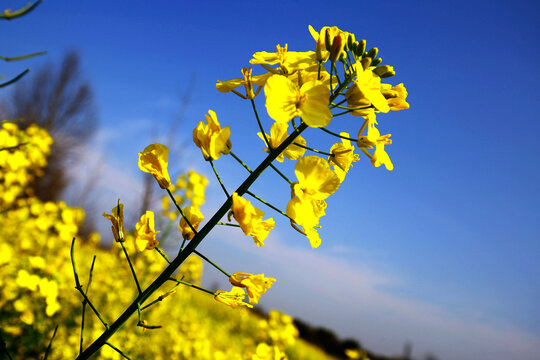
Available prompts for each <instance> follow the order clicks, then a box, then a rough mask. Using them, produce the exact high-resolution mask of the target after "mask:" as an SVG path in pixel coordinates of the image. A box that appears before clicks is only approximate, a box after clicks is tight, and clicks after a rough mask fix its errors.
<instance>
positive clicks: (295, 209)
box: [286, 197, 326, 249]
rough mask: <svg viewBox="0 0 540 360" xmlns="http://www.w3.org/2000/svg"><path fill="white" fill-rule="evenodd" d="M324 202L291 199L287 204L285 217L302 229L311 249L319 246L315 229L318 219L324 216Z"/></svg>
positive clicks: (319, 241) (297, 198)
mask: <svg viewBox="0 0 540 360" xmlns="http://www.w3.org/2000/svg"><path fill="white" fill-rule="evenodd" d="M325 209H326V202H325V201H324V200H311V199H304V200H303V199H301V198H299V197H294V198H292V199H291V200H290V201H289V203H288V204H287V210H286V212H287V216H289V217H290V218H291V219H292V220H293V221H294V222H295V223H296V224H298V225H300V226H301V227H302V232H303V233H304V235H306V236H307V238H308V240H309V243H310V244H311V247H312V248H313V249H316V248H318V247H319V245H321V241H322V240H321V238H320V236H319V233H318V232H317V230H316V229H315V228H316V227H320V226H319V219H320V218H321V217H322V216H324V215H325V212H324V210H325Z"/></svg>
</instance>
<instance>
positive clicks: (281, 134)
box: [257, 122, 306, 162]
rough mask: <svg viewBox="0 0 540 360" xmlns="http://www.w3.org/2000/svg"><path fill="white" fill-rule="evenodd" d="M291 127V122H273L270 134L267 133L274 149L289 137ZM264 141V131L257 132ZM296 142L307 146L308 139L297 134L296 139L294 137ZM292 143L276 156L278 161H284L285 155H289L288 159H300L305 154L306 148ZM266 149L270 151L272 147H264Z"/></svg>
mask: <svg viewBox="0 0 540 360" xmlns="http://www.w3.org/2000/svg"><path fill="white" fill-rule="evenodd" d="M288 127H289V124H287V123H278V122H275V123H274V124H272V127H271V128H270V135H268V134H265V135H266V138H267V139H268V142H270V146H271V147H272V149H276V148H277V147H278V146H279V145H281V143H282V142H283V141H285V139H287V137H288V136H289V134H288V132H287V129H288ZM257 135H259V137H260V138H261V140H262V141H265V140H264V136H263V134H262V133H257ZM294 143H297V144H300V145H303V146H306V140H305V139H304V138H303V137H301V136H297V137H296V139H294ZM294 143H292V144H291V145H289V146H287V148H285V150H284V151H283V152H282V153H281V154H279V155H278V157H277V158H276V160H277V161H279V162H283V157H284V156H285V157H287V159H290V160H298V159H300V158H301V157H302V156H304V153H305V152H306V149H305V148H303V147H300V146H297V145H295V144H294ZM263 150H264V151H267V152H270V149H268V148H264V149H263Z"/></svg>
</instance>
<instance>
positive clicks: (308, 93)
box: [264, 75, 382, 127]
mask: <svg viewBox="0 0 540 360" xmlns="http://www.w3.org/2000/svg"><path fill="white" fill-rule="evenodd" d="M264 95H265V96H266V110H267V111H268V115H269V116H270V117H271V118H272V119H274V120H275V121H277V122H281V123H287V122H288V121H289V120H291V119H292V118H294V117H296V116H300V117H301V118H302V120H303V121H304V122H305V123H306V124H307V125H309V126H311V127H322V126H326V125H328V124H329V123H330V120H332V113H331V112H330V109H328V103H329V98H330V93H329V91H328V87H326V86H325V85H324V84H323V83H322V82H321V81H320V80H311V81H308V82H305V83H304V84H303V85H302V86H301V87H300V89H298V88H297V87H296V86H295V85H294V83H293V82H292V81H291V80H290V79H288V78H287V77H285V76H281V75H272V76H271V77H270V78H269V79H268V81H267V82H266V85H265V87H264ZM381 96H382V95H381Z"/></svg>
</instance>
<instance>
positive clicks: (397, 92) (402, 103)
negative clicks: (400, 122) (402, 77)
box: [381, 83, 409, 111]
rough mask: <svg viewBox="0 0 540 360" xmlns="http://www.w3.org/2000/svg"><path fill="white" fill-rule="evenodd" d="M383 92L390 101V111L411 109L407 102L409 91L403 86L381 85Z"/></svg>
mask: <svg viewBox="0 0 540 360" xmlns="http://www.w3.org/2000/svg"><path fill="white" fill-rule="evenodd" d="M381 91H382V94H383V95H384V97H385V99H386V100H387V101H388V106H389V107H390V110H394V111H396V110H405V109H408V108H409V103H408V102H407V95H408V93H407V89H406V88H405V86H404V85H403V83H401V84H397V85H395V86H392V85H390V84H381Z"/></svg>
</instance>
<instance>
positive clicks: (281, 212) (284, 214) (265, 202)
mask: <svg viewBox="0 0 540 360" xmlns="http://www.w3.org/2000/svg"><path fill="white" fill-rule="evenodd" d="M246 194H248V195H250V196H252V197H254V198H255V199H257V200H259V201H260V202H262V203H263V204H264V205H266V206H268V207H269V208H271V209H273V210H275V211H277V212H278V213H280V214H282V215H283V216H285V217H286V218H287V219H289V220H292V219H291V218H290V217H289V215H287V214H286V213H284V212H283V211H281V210H279V209H278V208H277V207H275V206H274V205H272V204H270V203H269V202H267V201H265V200H263V199H261V198H260V197H258V196H257V195H255V194H254V193H252V192H251V191H246Z"/></svg>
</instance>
